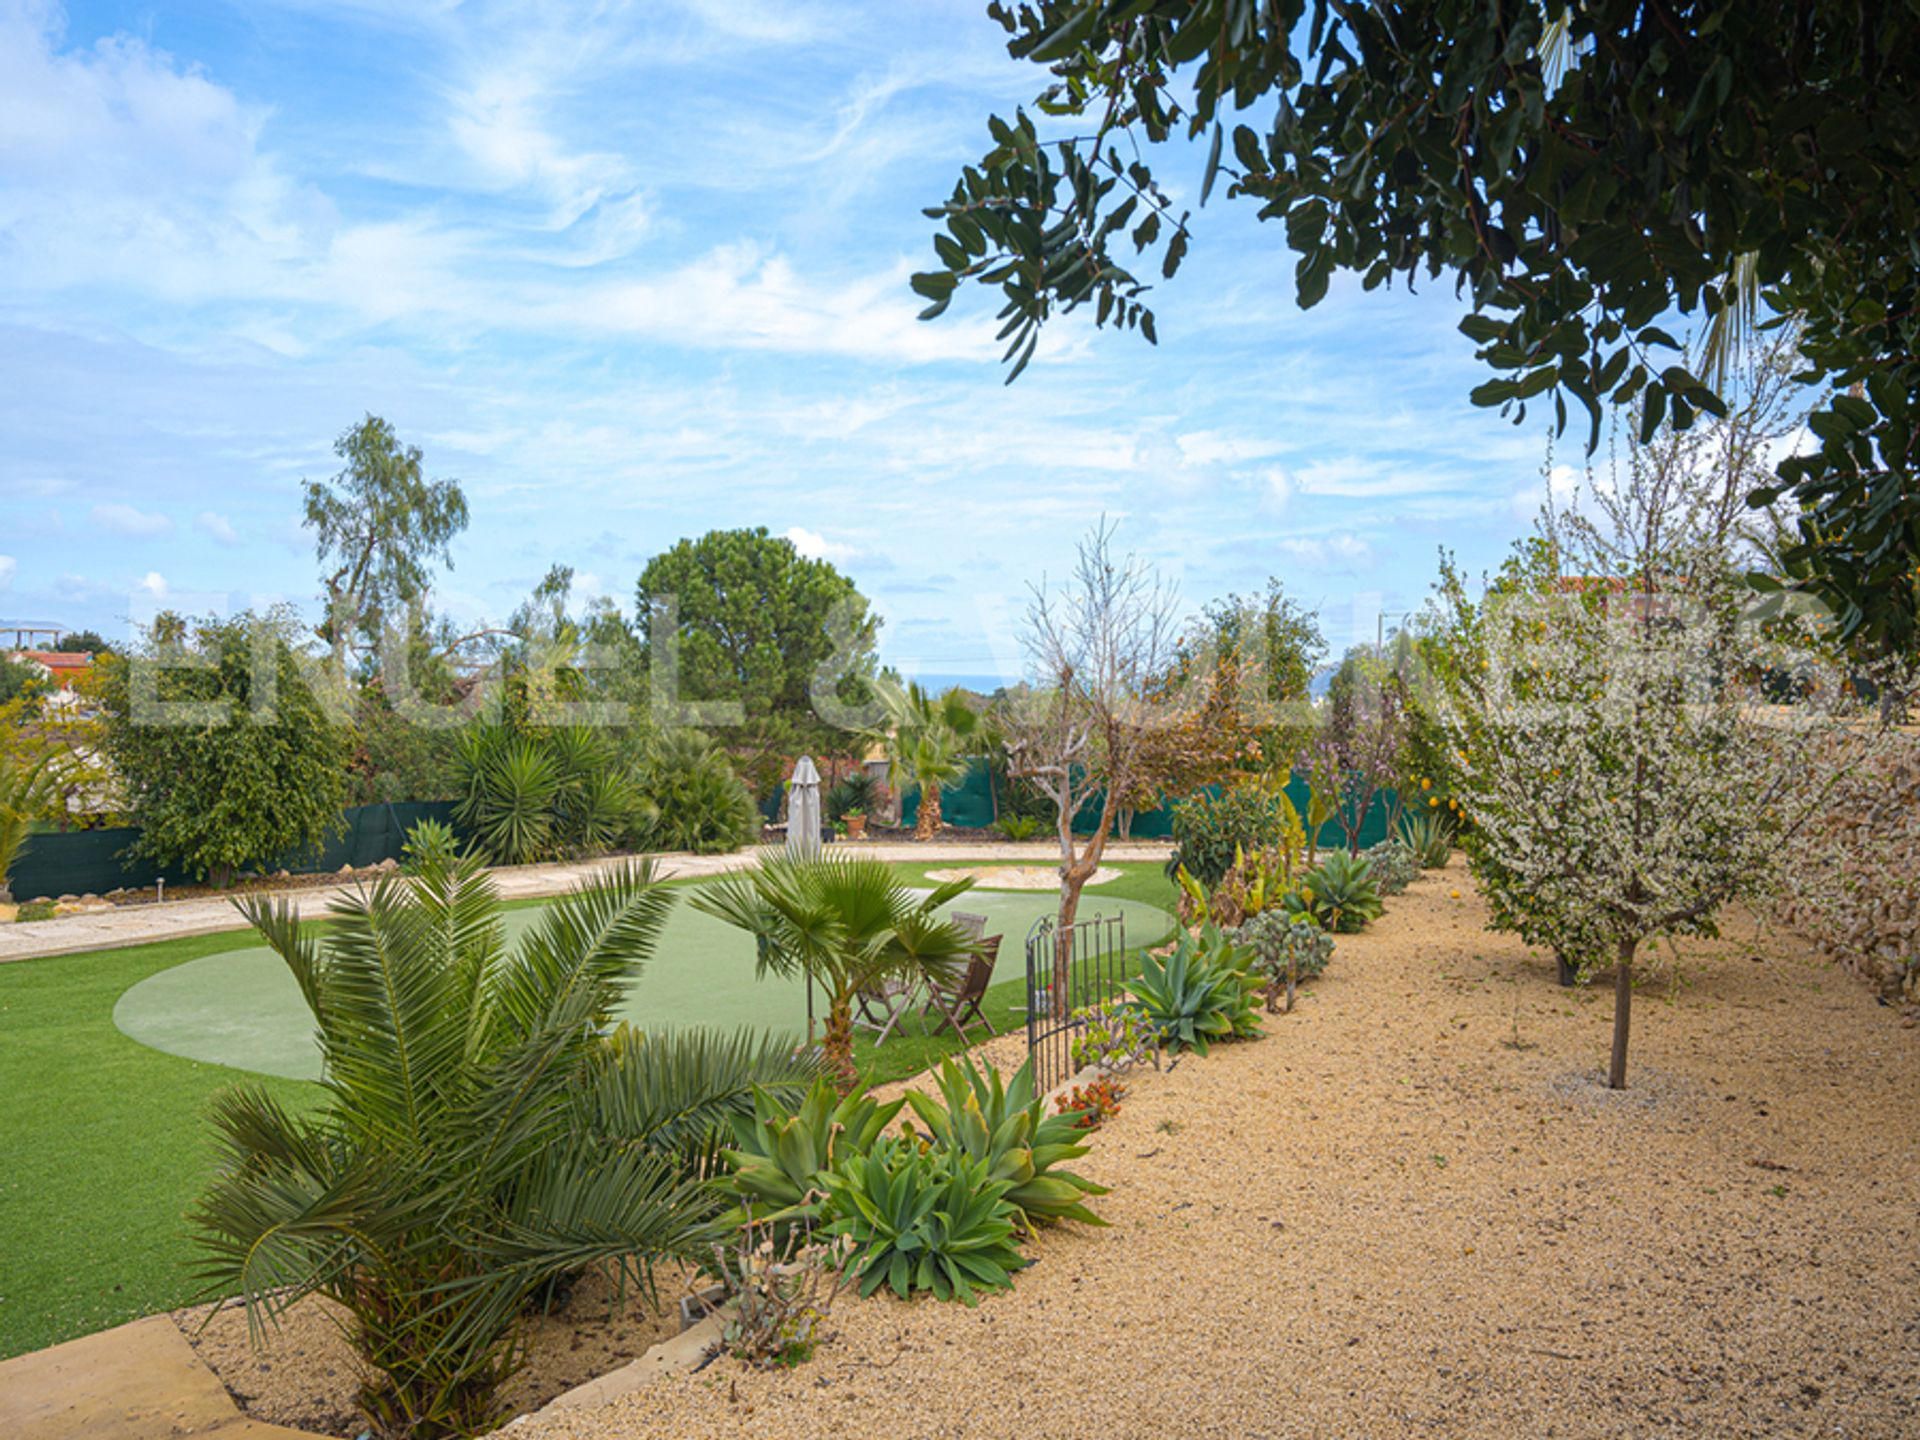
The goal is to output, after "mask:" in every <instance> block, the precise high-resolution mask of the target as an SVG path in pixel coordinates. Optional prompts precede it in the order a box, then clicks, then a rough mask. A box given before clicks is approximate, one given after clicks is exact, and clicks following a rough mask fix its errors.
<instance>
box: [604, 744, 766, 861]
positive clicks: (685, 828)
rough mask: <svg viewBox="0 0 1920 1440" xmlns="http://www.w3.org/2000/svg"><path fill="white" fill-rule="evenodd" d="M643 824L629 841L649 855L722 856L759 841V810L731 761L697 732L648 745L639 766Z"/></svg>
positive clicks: (751, 793)
mask: <svg viewBox="0 0 1920 1440" xmlns="http://www.w3.org/2000/svg"><path fill="white" fill-rule="evenodd" d="M638 780H639V792H640V797H641V800H642V802H643V805H642V808H643V812H644V823H642V824H640V825H639V826H637V827H636V830H635V833H634V838H635V839H636V840H637V841H638V842H639V843H640V844H641V845H643V846H645V847H646V848H647V849H649V850H685V851H688V852H691V853H692V854H695V855H724V854H728V853H730V852H731V851H734V850H738V849H739V848H740V847H741V846H742V845H750V844H752V843H753V842H754V841H755V840H756V839H758V838H759V836H760V809H759V807H758V806H756V805H755V804H754V803H753V792H752V791H750V790H749V789H748V788H747V784H746V782H745V781H744V780H742V779H741V778H740V777H739V775H738V774H737V773H735V771H734V768H733V761H732V760H730V759H729V758H728V757H727V754H726V752H725V751H723V750H721V749H719V748H718V747H717V746H716V745H714V744H713V742H712V741H710V740H709V739H707V737H706V736H705V735H702V734H701V733H700V732H699V731H698V730H688V729H675V730H668V731H666V732H664V733H662V734H660V735H657V736H655V737H653V739H652V740H651V741H650V742H649V743H648V744H647V746H646V749H645V752H644V754H643V755H642V757H641V761H640V766H639V776H638Z"/></svg>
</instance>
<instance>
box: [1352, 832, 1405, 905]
mask: <svg viewBox="0 0 1920 1440" xmlns="http://www.w3.org/2000/svg"><path fill="white" fill-rule="evenodd" d="M1360 857H1361V858H1362V859H1363V860H1365V861H1366V862H1367V863H1368V864H1370V865H1371V866H1373V884H1374V888H1375V889H1376V890H1378V891H1379V892H1380V893H1381V894H1382V895H1398V894H1399V893H1400V892H1401V891H1403V890H1405V889H1406V888H1407V886H1409V885H1411V884H1412V883H1413V882H1414V881H1415V880H1417V879H1419V878H1420V863H1419V861H1418V860H1417V859H1415V857H1414V853H1413V850H1412V848H1411V847H1409V846H1408V845H1406V844H1404V843H1403V842H1401V841H1399V840H1382V841H1381V842H1380V843H1379V844H1378V845H1369V846H1368V847H1367V848H1366V849H1365V850H1362V851H1361V852H1360Z"/></svg>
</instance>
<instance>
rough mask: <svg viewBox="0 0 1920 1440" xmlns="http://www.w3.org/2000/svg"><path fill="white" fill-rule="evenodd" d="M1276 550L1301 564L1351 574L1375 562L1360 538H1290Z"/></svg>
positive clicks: (1278, 543)
mask: <svg viewBox="0 0 1920 1440" xmlns="http://www.w3.org/2000/svg"><path fill="white" fill-rule="evenodd" d="M1274 548H1275V549H1276V550H1278V551H1279V552H1280V553H1281V554H1282V555H1285V556H1287V557H1288V558H1289V559H1291V560H1297V561H1299V562H1300V563H1301V564H1304V565H1312V566H1317V567H1321V568H1324V569H1330V570H1335V571H1339V572H1342V573H1349V574H1351V573H1353V572H1356V571H1358V570H1360V569H1362V568H1364V567H1365V566H1367V565H1369V564H1371V563H1372V561H1373V547H1372V546H1371V545H1369V544H1368V543H1367V542H1366V541H1364V540H1362V539H1360V538H1359V537H1358V536H1357V535H1347V534H1340V535H1324V536H1306V537H1303V536H1289V537H1287V538H1285V539H1282V540H1279V541H1276V542H1275V544H1274Z"/></svg>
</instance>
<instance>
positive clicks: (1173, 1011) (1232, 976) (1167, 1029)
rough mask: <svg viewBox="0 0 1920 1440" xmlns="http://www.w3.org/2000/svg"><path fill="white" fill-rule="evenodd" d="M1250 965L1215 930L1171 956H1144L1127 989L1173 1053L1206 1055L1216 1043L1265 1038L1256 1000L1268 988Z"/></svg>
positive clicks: (1189, 938) (1185, 940)
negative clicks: (1262, 1034) (1255, 997)
mask: <svg viewBox="0 0 1920 1440" xmlns="http://www.w3.org/2000/svg"><path fill="white" fill-rule="evenodd" d="M1248 959H1249V956H1248V954H1247V952H1245V951H1243V950H1241V949H1240V948H1239V947H1237V946H1236V945H1234V943H1233V942H1232V941H1231V940H1229V939H1228V938H1227V937H1226V936H1225V935H1222V934H1221V933H1220V931H1219V930H1218V929H1216V928H1215V927H1214V926H1213V925H1211V924H1209V925H1207V926H1205V927H1204V928H1203V929H1202V930H1201V931H1200V933H1199V934H1198V935H1191V934H1188V935H1182V936H1181V937H1180V939H1179V941H1178V942H1177V943H1176V944H1175V945H1174V947H1173V949H1172V951H1171V952H1170V953H1168V954H1167V955H1165V956H1159V955H1151V954H1149V955H1145V956H1142V957H1141V960H1140V973H1139V974H1138V975H1136V976H1134V977H1133V979H1132V980H1130V981H1128V982H1127V988H1128V989H1129V990H1130V991H1131V992H1132V995H1133V1003H1134V1004H1135V1005H1137V1006H1138V1007H1139V1009H1140V1010H1141V1012H1142V1013H1143V1014H1144V1015H1145V1016H1146V1018H1147V1022H1148V1023H1149V1024H1150V1025H1152V1026H1153V1027H1154V1029H1155V1030H1156V1031H1158V1032H1159V1034H1160V1038H1161V1042H1162V1043H1163V1044H1164V1045H1165V1046H1166V1047H1167V1048H1168V1049H1169V1050H1180V1049H1190V1050H1192V1051H1194V1053H1196V1054H1199V1055H1205V1054H1206V1053H1207V1049H1208V1047H1209V1046H1210V1045H1211V1044H1212V1043H1213V1042H1214V1041H1215V1040H1238V1039H1251V1038H1253V1037H1254V1036H1257V1035H1259V1034H1260V1033H1261V1031H1260V1019H1259V1016H1258V1015H1257V1014H1256V1013H1255V1007H1254V1003H1253V997H1254V995H1255V994H1256V993H1257V992H1258V991H1259V990H1260V989H1261V988H1262V985H1263V982H1262V981H1261V980H1260V979H1259V978H1258V977H1257V976H1254V975H1250V974H1248V973H1247V961H1248Z"/></svg>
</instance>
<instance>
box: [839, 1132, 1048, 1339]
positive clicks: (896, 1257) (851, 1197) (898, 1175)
mask: <svg viewBox="0 0 1920 1440" xmlns="http://www.w3.org/2000/svg"><path fill="white" fill-rule="evenodd" d="M826 1179H827V1187H828V1191H829V1193H830V1195H831V1197H832V1198H831V1207H832V1210H833V1214H834V1219H833V1220H832V1221H831V1222H830V1223H829V1224H828V1225H827V1227H826V1233H827V1234H828V1235H835V1236H841V1235H843V1236H845V1237H847V1239H848V1240H849V1241H851V1242H852V1244H853V1247H854V1248H853V1253H852V1255H851V1257H850V1258H849V1260H848V1264H849V1265H851V1266H852V1267H853V1269H854V1273H855V1274H856V1275H857V1276H858V1278H859V1282H860V1293H861V1295H863V1296H866V1295H871V1294H873V1292H874V1291H876V1290H878V1289H879V1288H880V1287H881V1286H882V1285H886V1286H888V1287H890V1288H891V1289H892V1290H893V1293H894V1294H896V1295H898V1296H899V1297H900V1298H901V1299H903V1300H905V1299H910V1298H911V1297H912V1296H913V1294H914V1293H915V1292H916V1291H931V1292H932V1293H933V1294H934V1295H935V1296H937V1297H938V1298H940V1299H942V1300H953V1299H958V1300H962V1301H965V1302H966V1303H967V1304H968V1305H973V1304H977V1303H978V1301H979V1293H978V1292H979V1291H982V1290H1005V1289H1008V1288H1010V1287H1011V1286H1012V1285H1013V1275H1014V1272H1015V1271H1016V1270H1018V1269H1020V1268H1021V1267H1022V1266H1023V1265H1025V1264H1026V1263H1027V1262H1026V1261H1025V1260H1024V1259H1023V1258H1022V1257H1021V1254H1020V1251H1019V1250H1018V1249H1017V1248H1016V1247H1015V1245H1014V1243H1013V1232H1014V1221H1013V1206H1012V1205H1011V1204H1009V1203H1008V1201H1007V1198H1006V1196H1007V1190H1008V1188H1009V1187H1008V1185H1007V1182H1006V1181H1004V1180H995V1179H993V1178H992V1176H990V1175H989V1174H988V1173H987V1166H986V1164H985V1163H984V1162H983V1161H979V1160H975V1159H973V1158H971V1157H970V1156H968V1155H966V1154H964V1153H963V1152H961V1151H958V1150H935V1149H923V1148H922V1147H921V1146H920V1145H918V1144H916V1143H914V1142H913V1141H912V1140H908V1139H903V1138H901V1137H900V1136H897V1135H886V1136H882V1137H881V1138H880V1140H879V1141H878V1142H876V1143H875V1145H874V1146H873V1148H872V1149H871V1150H869V1151H868V1152H867V1153H866V1154H864V1155H854V1156H852V1157H850V1158H849V1159H848V1160H847V1162H846V1164H845V1165H843V1166H841V1167H840V1168H838V1169H836V1170H833V1171H830V1172H829V1173H828V1175H827V1177H826Z"/></svg>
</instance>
